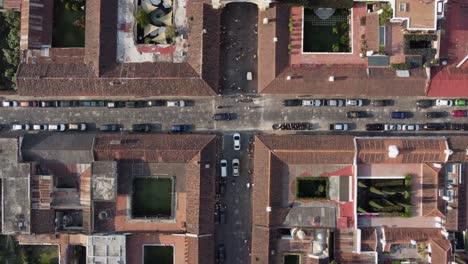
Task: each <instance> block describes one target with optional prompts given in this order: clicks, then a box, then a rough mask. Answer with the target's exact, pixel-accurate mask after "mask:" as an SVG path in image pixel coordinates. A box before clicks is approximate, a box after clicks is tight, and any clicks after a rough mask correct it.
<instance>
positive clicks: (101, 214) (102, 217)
mask: <svg viewBox="0 0 468 264" xmlns="http://www.w3.org/2000/svg"><path fill="white" fill-rule="evenodd" d="M98 217H99V219H100V220H106V219H108V218H109V213H108V212H107V211H101V212H99V215H98Z"/></svg>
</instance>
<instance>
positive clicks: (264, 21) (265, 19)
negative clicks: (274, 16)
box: [263, 17, 268, 25]
mask: <svg viewBox="0 0 468 264" xmlns="http://www.w3.org/2000/svg"><path fill="white" fill-rule="evenodd" d="M263 24H264V25H266V24H268V18H266V17H265V18H263Z"/></svg>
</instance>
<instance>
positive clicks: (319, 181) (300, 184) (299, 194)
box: [296, 177, 329, 200]
mask: <svg viewBox="0 0 468 264" xmlns="http://www.w3.org/2000/svg"><path fill="white" fill-rule="evenodd" d="M328 185H329V183H328V178H325V177H304V178H297V179H296V198H297V199H301V200H326V199H328V188H329V186H328Z"/></svg>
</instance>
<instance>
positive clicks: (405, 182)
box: [358, 175, 411, 217]
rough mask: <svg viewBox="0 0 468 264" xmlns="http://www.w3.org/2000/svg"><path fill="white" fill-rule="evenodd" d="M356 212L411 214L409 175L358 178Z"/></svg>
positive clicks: (393, 214) (383, 214)
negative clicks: (385, 177)
mask: <svg viewBox="0 0 468 264" xmlns="http://www.w3.org/2000/svg"><path fill="white" fill-rule="evenodd" d="M358 213H362V214H369V213H375V214H378V215H379V216H403V217H410V216H411V176H409V175H408V176H406V177H405V178H401V179H360V180H358Z"/></svg>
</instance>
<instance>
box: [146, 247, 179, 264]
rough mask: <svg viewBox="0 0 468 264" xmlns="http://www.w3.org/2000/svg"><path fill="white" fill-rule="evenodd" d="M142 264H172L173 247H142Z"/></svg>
mask: <svg viewBox="0 0 468 264" xmlns="http://www.w3.org/2000/svg"><path fill="white" fill-rule="evenodd" d="M143 251H144V256H143V257H144V259H143V263H144V264H153V263H158V264H173V263H174V247H172V246H144V249H143Z"/></svg>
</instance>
